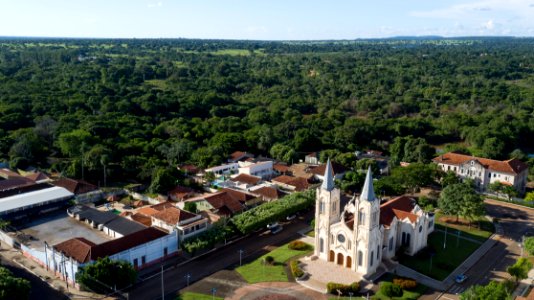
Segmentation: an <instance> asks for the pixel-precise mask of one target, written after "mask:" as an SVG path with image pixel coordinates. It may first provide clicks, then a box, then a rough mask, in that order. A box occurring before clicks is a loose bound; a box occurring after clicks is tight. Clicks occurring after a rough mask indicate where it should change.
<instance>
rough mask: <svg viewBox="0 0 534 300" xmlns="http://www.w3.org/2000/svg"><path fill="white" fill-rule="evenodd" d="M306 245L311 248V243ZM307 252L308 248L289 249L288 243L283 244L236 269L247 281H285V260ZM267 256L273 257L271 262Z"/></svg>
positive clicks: (286, 279) (286, 278)
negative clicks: (268, 261)
mask: <svg viewBox="0 0 534 300" xmlns="http://www.w3.org/2000/svg"><path fill="white" fill-rule="evenodd" d="M308 246H309V248H308V249H312V248H313V247H312V246H311V245H308ZM309 252H310V251H309V250H303V251H302V250H291V249H289V247H288V244H285V245H283V246H280V247H278V248H276V249H275V250H273V251H271V252H269V253H267V254H265V255H263V256H261V257H260V258H258V259H256V260H254V261H252V262H250V263H248V264H245V265H243V266H241V267H238V268H237V269H236V271H237V272H238V273H239V274H241V276H243V278H244V279H245V280H246V281H247V282H248V283H257V282H268V281H283V282H287V281H288V277H287V274H286V272H285V269H284V267H285V265H286V262H287V261H289V260H290V259H292V258H294V257H297V256H302V255H305V254H308V253H309ZM267 257H272V258H273V261H272V263H270V264H269V263H267Z"/></svg>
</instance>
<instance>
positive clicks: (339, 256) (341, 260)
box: [337, 253, 343, 266]
mask: <svg viewBox="0 0 534 300" xmlns="http://www.w3.org/2000/svg"><path fill="white" fill-rule="evenodd" d="M337 264H338V265H340V266H342V265H343V254H341V253H338V254H337Z"/></svg>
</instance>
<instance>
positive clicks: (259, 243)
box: [128, 219, 309, 299]
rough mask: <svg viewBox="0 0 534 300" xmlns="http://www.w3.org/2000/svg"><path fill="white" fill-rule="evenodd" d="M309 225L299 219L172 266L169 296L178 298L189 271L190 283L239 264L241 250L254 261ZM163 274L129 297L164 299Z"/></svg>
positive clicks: (166, 287)
mask: <svg viewBox="0 0 534 300" xmlns="http://www.w3.org/2000/svg"><path fill="white" fill-rule="evenodd" d="M308 226H309V222H308V221H307V220H306V221H305V220H302V219H295V220H293V222H291V223H290V224H289V223H288V224H284V230H282V231H281V232H279V233H278V234H276V235H272V234H269V233H268V231H262V232H258V233H253V234H251V235H250V236H248V237H246V238H244V239H242V240H239V241H237V242H235V243H233V244H230V245H227V246H224V247H222V248H220V249H218V250H216V251H214V252H211V253H209V254H206V255H204V256H202V257H199V258H197V259H195V260H193V261H191V262H188V263H185V264H183V265H182V266H180V267H178V268H170V269H168V270H165V272H164V273H163V274H164V275H163V285H164V290H165V299H174V298H175V297H176V295H177V292H178V291H179V290H181V289H182V288H184V287H186V285H187V278H186V275H187V274H189V275H190V277H189V283H190V284H191V283H193V282H195V281H197V280H200V279H202V278H204V277H207V276H209V275H211V274H213V273H215V272H217V271H219V270H223V269H225V268H228V267H234V266H237V265H238V264H239V250H243V251H244V252H243V254H242V259H243V263H245V262H248V261H251V260H253V259H255V258H257V257H259V256H261V255H263V254H265V253H267V252H268V250H267V249H266V247H268V246H280V245H282V244H285V243H287V242H289V241H291V240H294V239H296V238H298V237H300V235H299V234H298V231H300V230H302V229H305V228H306V227H308ZM160 275H161V273H159V274H156V275H154V276H152V277H150V278H149V279H147V280H145V281H143V282H140V283H138V284H137V285H136V286H135V288H134V289H133V290H131V291H129V293H128V294H129V299H161V295H162V282H161V276H160Z"/></svg>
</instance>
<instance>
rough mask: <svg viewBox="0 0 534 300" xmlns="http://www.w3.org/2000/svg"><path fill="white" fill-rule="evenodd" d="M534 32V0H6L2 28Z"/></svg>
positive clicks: (315, 33)
mask: <svg viewBox="0 0 534 300" xmlns="http://www.w3.org/2000/svg"><path fill="white" fill-rule="evenodd" d="M400 35H417V36H421V35H441V36H480V35H484V36H487V35H497V36H498V35H514V36H534V0H475V1H469V0H452V1H448V0H439V1H438V0H391V1H385V0H375V1H367V0H346V1H337V0H330V1H327V0H323V1H315V0H307V1H304V0H263V1H259V0H188V1H183V0H107V1H104V0H84V1H79V0H47V1H43V0H0V36H47V37H114V38H178V37H184V38H222V39H261V40H288V39H291V40H305V39H312V40H319V39H355V38H376V37H391V36H400Z"/></svg>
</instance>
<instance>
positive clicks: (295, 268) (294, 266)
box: [289, 260, 304, 278]
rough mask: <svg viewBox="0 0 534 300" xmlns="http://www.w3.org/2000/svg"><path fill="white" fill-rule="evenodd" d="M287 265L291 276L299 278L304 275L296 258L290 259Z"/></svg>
mask: <svg viewBox="0 0 534 300" xmlns="http://www.w3.org/2000/svg"><path fill="white" fill-rule="evenodd" d="M289 267H290V268H291V274H293V277H295V278H300V277H302V276H304V271H302V269H301V268H300V267H299V262H298V261H297V260H292V261H291V262H290V263H289Z"/></svg>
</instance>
